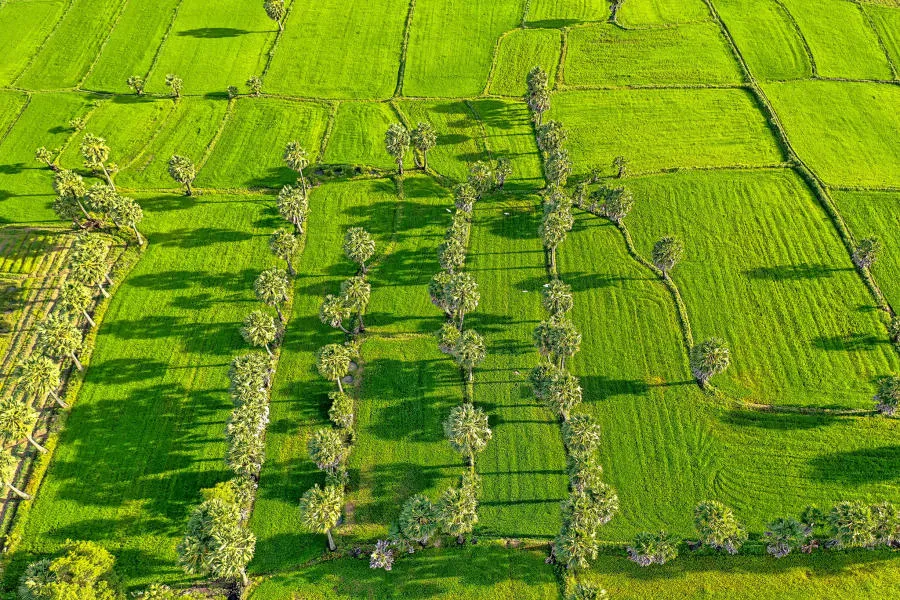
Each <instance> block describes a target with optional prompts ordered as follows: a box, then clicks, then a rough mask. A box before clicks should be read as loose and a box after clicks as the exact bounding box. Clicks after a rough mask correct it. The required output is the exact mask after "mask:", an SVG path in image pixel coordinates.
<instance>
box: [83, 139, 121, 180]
mask: <svg viewBox="0 0 900 600" xmlns="http://www.w3.org/2000/svg"><path fill="white" fill-rule="evenodd" d="M81 156H82V157H83V158H84V166H85V167H87V168H88V169H100V170H101V171H103V175H104V177H106V183H107V184H108V185H109V187H111V188H113V189H116V185H115V184H114V183H113V180H112V176H111V175H110V173H109V169H108V168H107V166H106V161H107V160H109V146H107V145H106V140H104V139H103V138H102V137H99V136H96V135H94V134H93V133H86V134H85V135H84V138H82V140H81Z"/></svg>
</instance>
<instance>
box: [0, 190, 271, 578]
mask: <svg viewBox="0 0 900 600" xmlns="http://www.w3.org/2000/svg"><path fill="white" fill-rule="evenodd" d="M139 201H140V202H141V203H142V205H143V208H144V211H145V215H146V216H145V219H144V222H143V224H142V226H143V232H144V233H145V235H146V236H147V238H148V240H149V245H148V247H147V250H146V252H145V253H144V255H143V256H142V257H141V259H140V261H139V262H138V264H137V265H136V266H135V267H134V269H133V270H132V271H131V273H130V275H129V277H128V279H127V280H126V281H125V282H123V283H122V285H121V286H120V287H119V289H118V291H117V292H116V294H115V295H114V297H113V299H112V301H111V302H110V304H109V308H108V311H107V313H106V316H105V319H104V322H103V325H102V326H101V328H100V330H99V332H98V334H97V339H96V343H95V347H94V352H93V356H92V359H91V364H90V366H89V367H87V370H86V372H85V379H84V383H83V385H82V387H81V391H80V393H79V396H78V400H77V402H76V403H75V404H74V405H73V407H72V409H71V413H70V415H69V417H68V419H67V421H66V424H65V427H64V429H63V430H62V431H61V433H60V439H59V443H58V445H57V447H56V450H55V452H54V455H53V459H52V464H51V466H50V468H49V471H48V472H47V475H46V476H45V478H44V480H43V483H42V486H41V491H40V494H39V495H38V497H37V498H36V500H35V502H34V505H33V506H32V507H31V510H30V511H29V512H28V515H27V521H26V522H25V523H24V532H23V538H22V541H21V543H20V544H19V545H18V546H17V548H16V551H15V553H14V555H13V556H12V565H11V566H10V568H8V569H7V570H6V572H5V573H4V576H5V584H6V586H7V587H13V586H14V585H15V582H16V581H17V578H18V576H19V575H21V572H22V568H23V567H24V565H25V563H27V562H30V561H31V560H34V559H35V558H36V557H38V556H44V555H46V554H48V553H51V552H55V551H57V550H58V549H59V548H60V547H61V546H62V545H63V544H64V543H65V542H66V540H67V539H84V540H93V541H96V542H98V543H100V544H102V545H103V546H104V547H106V548H107V549H108V550H109V551H110V552H112V553H113V554H114V555H115V556H116V559H117V560H116V570H117V572H118V573H119V574H120V576H121V577H122V579H123V583H124V585H125V586H126V587H128V588H129V589H132V590H133V589H134V588H135V587H136V586H146V585H148V584H149V583H151V582H153V581H166V582H168V583H170V584H173V585H174V584H178V583H184V582H185V581H186V580H187V577H186V575H185V574H184V572H183V571H182V569H181V568H180V567H178V565H177V562H176V555H175V546H176V544H177V542H178V539H179V538H180V536H181V535H182V533H183V527H184V524H185V523H186V522H187V518H188V514H189V513H190V511H191V510H192V508H194V506H195V505H197V504H199V503H200V501H201V499H202V498H201V495H200V490H201V489H202V488H206V487H211V486H213V485H214V484H216V483H218V482H220V481H225V480H227V479H228V478H229V477H230V472H229V471H228V470H227V468H226V466H225V463H224V460H223V457H224V454H225V440H224V436H223V431H224V427H225V421H226V419H227V416H228V414H229V412H230V410H231V402H230V400H229V396H228V376H227V373H228V368H229V363H230V361H231V358H232V356H234V355H236V354H237V353H240V352H245V351H246V349H247V345H246V343H245V342H244V341H243V340H242V339H241V336H240V333H239V332H238V328H239V324H240V322H241V319H243V317H244V316H245V315H246V313H248V312H249V311H251V310H253V309H254V308H256V307H258V306H259V304H258V302H257V301H256V300H255V298H254V295H253V281H254V279H255V277H256V275H257V274H258V273H259V271H261V270H262V269H264V268H266V267H268V266H270V265H272V264H274V263H275V259H274V258H272V257H271V254H270V253H269V251H268V248H266V242H267V236H266V235H265V234H267V233H268V231H270V230H271V228H272V227H273V225H272V223H273V222H277V218H276V217H275V216H274V208H273V206H272V200H271V198H266V199H262V198H259V197H252V196H247V195H244V196H237V197H230V196H214V197H213V196H209V197H204V198H203V199H202V200H196V199H189V198H183V197H179V196H174V195H166V196H155V197H144V198H139ZM86 465H91V468H89V469H85V466H86Z"/></svg>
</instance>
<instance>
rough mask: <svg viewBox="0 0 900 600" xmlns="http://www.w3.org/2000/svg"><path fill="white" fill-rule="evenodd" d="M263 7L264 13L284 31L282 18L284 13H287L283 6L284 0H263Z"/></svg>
mask: <svg viewBox="0 0 900 600" xmlns="http://www.w3.org/2000/svg"><path fill="white" fill-rule="evenodd" d="M263 8H264V9H265V10H266V14H267V15H268V16H269V18H270V19H272V20H273V21H275V22H276V23H278V29H279V31H284V23H283V22H282V19H284V15H285V13H287V9H286V8H285V7H284V0H265V2H263Z"/></svg>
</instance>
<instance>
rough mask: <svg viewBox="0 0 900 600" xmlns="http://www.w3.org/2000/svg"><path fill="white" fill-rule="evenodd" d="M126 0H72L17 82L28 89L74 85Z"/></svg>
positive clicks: (96, 52) (50, 88)
mask: <svg viewBox="0 0 900 600" xmlns="http://www.w3.org/2000/svg"><path fill="white" fill-rule="evenodd" d="M124 2H125V0H73V2H72V4H71V6H70V7H69V8H68V9H67V10H66V12H65V15H64V16H63V17H62V20H61V21H60V22H59V24H58V25H57V26H56V28H55V29H54V30H53V33H52V34H51V35H50V37H48V38H47V40H46V41H45V42H44V43H43V45H42V46H41V49H40V50H39V51H38V53H37V55H36V56H35V57H34V59H33V60H32V61H31V63H30V64H29V67H28V68H27V69H26V70H25V72H24V73H22V76H21V77H20V78H19V79H17V80H16V85H17V86H19V87H22V88H25V89H30V90H52V89H60V88H73V87H75V86H77V85H78V83H79V82H80V81H81V79H82V78H83V77H84V75H85V74H86V73H87V72H88V69H89V68H90V67H91V65H92V64H93V62H94V59H95V58H96V57H97V54H98V53H99V52H100V48H101V47H102V45H103V41H104V40H105V39H106V37H107V36H108V35H109V32H110V30H111V29H112V27H113V24H114V23H115V21H116V17H117V16H118V14H119V11H120V10H121V8H122V6H123V4H124Z"/></svg>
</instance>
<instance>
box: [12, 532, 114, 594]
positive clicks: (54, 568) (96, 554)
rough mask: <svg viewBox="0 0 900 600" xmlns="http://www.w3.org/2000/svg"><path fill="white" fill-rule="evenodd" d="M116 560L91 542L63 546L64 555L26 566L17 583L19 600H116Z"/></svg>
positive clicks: (69, 543)
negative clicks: (64, 599) (65, 599)
mask: <svg viewBox="0 0 900 600" xmlns="http://www.w3.org/2000/svg"><path fill="white" fill-rule="evenodd" d="M115 563H116V560H115V558H113V556H112V554H110V553H109V552H107V551H106V550H105V549H104V548H103V547H101V546H100V545H99V544H95V543H94V542H71V541H70V542H67V543H66V548H65V552H64V553H63V554H62V555H60V556H58V557H56V558H53V559H49V558H48V559H44V560H39V561H37V562H34V563H31V564H30V565H28V568H26V569H25V574H24V575H22V578H21V579H20V581H19V590H18V592H19V594H18V597H19V598H21V599H22V600H61V599H62V598H69V599H72V600H75V599H77V600H117V599H118V598H121V597H122V593H121V591H120V590H119V589H118V579H117V577H116V574H115V572H114V571H113V567H114V566H115Z"/></svg>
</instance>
